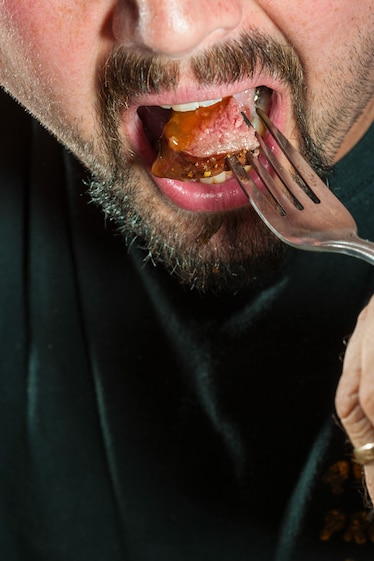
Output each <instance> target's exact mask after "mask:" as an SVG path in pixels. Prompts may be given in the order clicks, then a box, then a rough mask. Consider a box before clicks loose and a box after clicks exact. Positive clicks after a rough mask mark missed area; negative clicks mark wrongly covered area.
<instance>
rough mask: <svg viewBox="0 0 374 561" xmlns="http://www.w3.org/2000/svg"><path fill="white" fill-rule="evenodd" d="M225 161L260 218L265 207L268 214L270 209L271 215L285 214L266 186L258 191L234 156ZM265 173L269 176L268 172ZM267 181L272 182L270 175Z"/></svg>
mask: <svg viewBox="0 0 374 561" xmlns="http://www.w3.org/2000/svg"><path fill="white" fill-rule="evenodd" d="M227 161H228V163H229V165H230V167H231V169H232V171H233V172H234V174H235V177H236V179H237V181H238V183H239V185H240V187H241V188H242V191H243V193H244V194H245V196H246V197H247V198H248V200H249V202H250V203H251V204H252V206H254V207H255V209H256V210H257V212H258V213H259V214H260V215H261V216H262V218H264V217H263V212H265V207H266V211H267V212H270V208H271V209H272V212H273V213H274V212H276V213H277V214H278V215H285V214H286V213H285V211H284V209H283V208H282V206H281V204H280V203H279V202H278V200H277V199H276V198H275V197H274V195H273V193H272V192H271V190H270V189H269V187H268V185H266V184H265V182H264V185H265V187H266V190H260V189H259V188H258V187H257V185H256V183H255V182H254V180H253V179H252V178H251V176H250V175H249V173H247V172H246V170H245V169H244V167H243V166H242V164H241V163H240V161H239V160H238V158H237V157H236V156H235V154H234V155H232V156H229V157H228V158H227ZM265 172H266V170H265ZM266 173H267V174H268V175H269V173H268V172H266ZM269 181H270V182H271V181H272V178H271V177H270V175H269Z"/></svg>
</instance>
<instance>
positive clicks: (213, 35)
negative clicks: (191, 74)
mask: <svg viewBox="0 0 374 561" xmlns="http://www.w3.org/2000/svg"><path fill="white" fill-rule="evenodd" d="M240 1H241V0H119V1H118V5H117V9H116V12H115V14H114V16H113V33H114V36H115V39H116V41H118V42H119V43H121V44H126V45H128V46H130V45H132V46H136V47H138V48H141V49H142V50H147V51H150V52H152V53H155V54H161V55H165V56H168V57H171V58H178V57H181V56H185V55H187V54H191V53H193V52H194V51H195V50H196V49H197V48H199V47H201V46H208V45H209V44H210V43H213V42H215V41H219V40H220V39H222V38H224V37H225V36H226V35H228V34H229V33H230V32H231V31H232V30H233V29H235V28H236V27H237V26H238V25H239V23H240V21H241V15H242V14H241V8H240Z"/></svg>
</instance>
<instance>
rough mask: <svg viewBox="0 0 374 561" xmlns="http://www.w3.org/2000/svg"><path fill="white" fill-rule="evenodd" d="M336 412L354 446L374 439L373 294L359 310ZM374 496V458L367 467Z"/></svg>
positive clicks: (370, 492)
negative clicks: (362, 308)
mask: <svg viewBox="0 0 374 561" xmlns="http://www.w3.org/2000/svg"><path fill="white" fill-rule="evenodd" d="M336 406H337V412H338V415H339V416H340V419H341V422H342V424H343V426H344V428H345V430H346V432H347V435H348V437H349V438H350V440H351V442H352V444H353V445H354V446H355V447H359V446H363V445H364V444H366V443H368V442H374V298H372V299H371V300H370V302H369V305H368V306H367V307H366V308H365V309H364V310H363V312H362V313H361V314H360V316H359V318H358V321H357V324H356V328H355V331H354V333H353V335H352V337H351V339H350V341H349V344H348V347H347V351H346V355H345V359H344V364H343V373H342V377H341V380H340V382H339V385H338V390H337V396H336ZM364 475H365V481H366V487H367V490H368V493H369V495H370V496H371V498H372V500H373V499H374V462H370V463H368V464H366V465H365V467H364Z"/></svg>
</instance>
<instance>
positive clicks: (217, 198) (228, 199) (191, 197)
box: [153, 177, 248, 212]
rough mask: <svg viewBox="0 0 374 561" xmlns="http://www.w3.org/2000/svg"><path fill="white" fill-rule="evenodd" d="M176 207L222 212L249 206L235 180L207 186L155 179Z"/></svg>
mask: <svg viewBox="0 0 374 561" xmlns="http://www.w3.org/2000/svg"><path fill="white" fill-rule="evenodd" d="M153 179H154V181H155V182H156V184H157V186H158V187H159V189H160V190H161V191H162V192H163V193H164V195H165V196H166V197H168V198H169V199H170V200H171V201H172V202H173V203H174V204H175V205H177V206H179V207H180V208H184V209H185V210H191V211H193V212H222V211H224V210H231V209H233V208H237V207H240V206H243V205H246V204H248V199H247V198H246V196H245V195H244V193H243V191H242V190H241V188H240V186H239V184H238V182H237V181H236V179H235V178H230V179H228V180H227V181H225V182H224V183H218V184H212V185H207V184H205V183H199V182H193V181H176V180H174V179H160V178H158V177H157V178H156V177H154V178H153Z"/></svg>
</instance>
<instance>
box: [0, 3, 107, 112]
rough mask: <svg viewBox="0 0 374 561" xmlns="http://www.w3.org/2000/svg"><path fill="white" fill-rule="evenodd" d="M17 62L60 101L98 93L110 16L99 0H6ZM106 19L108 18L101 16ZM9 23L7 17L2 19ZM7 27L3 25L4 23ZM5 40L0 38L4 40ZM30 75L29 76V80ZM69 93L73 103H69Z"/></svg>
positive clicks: (19, 67) (20, 70) (6, 15)
mask: <svg viewBox="0 0 374 561" xmlns="http://www.w3.org/2000/svg"><path fill="white" fill-rule="evenodd" d="M5 4H6V8H5V9H3V8H0V17H2V11H3V10H5V14H4V16H5V18H6V19H7V21H8V22H10V23H8V37H9V36H10V37H11V42H12V52H13V55H14V54H15V55H16V56H13V60H16V61H17V62H16V64H17V65H18V76H19V75H20V72H23V71H25V72H27V70H26V69H28V72H29V74H30V75H32V76H33V77H34V79H35V80H34V81H35V82H38V83H39V86H40V87H42V88H43V87H45V89H46V91H49V92H53V94H54V96H55V97H57V98H58V99H59V102H60V103H62V104H63V105H65V106H68V105H71V102H72V99H71V96H72V92H74V99H75V100H76V102H79V100H80V99H82V100H83V99H86V101H87V100H88V99H89V98H90V97H91V96H93V95H94V87H95V84H94V80H95V72H96V66H97V63H98V60H97V59H98V56H99V53H100V52H101V51H102V49H103V48H104V41H103V35H102V27H103V26H104V22H105V14H104V13H103V12H100V11H99V9H98V7H99V5H100V4H105V3H104V2H98V1H96V0H40V1H39V2H35V1H34V0H5ZM101 18H103V19H101ZM3 21H5V20H3ZM1 25H3V24H1ZM0 42H1V40H0ZM30 78H31V76H29V79H30ZM68 96H69V98H70V102H69V104H66V99H67V97H68Z"/></svg>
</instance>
